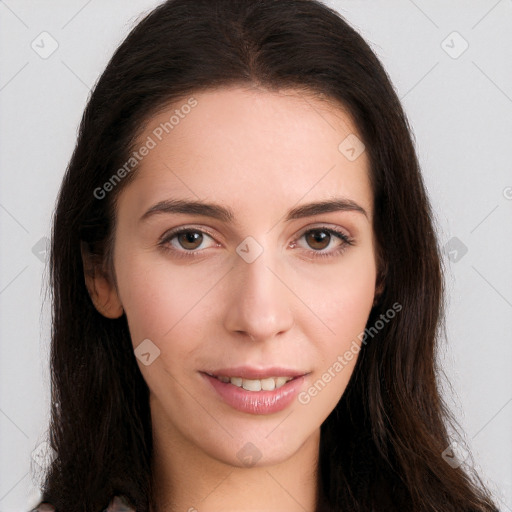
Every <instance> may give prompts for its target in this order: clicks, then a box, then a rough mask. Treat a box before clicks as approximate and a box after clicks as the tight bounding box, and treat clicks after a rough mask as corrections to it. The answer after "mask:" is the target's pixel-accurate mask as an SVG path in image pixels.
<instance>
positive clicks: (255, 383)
mask: <svg viewBox="0 0 512 512" xmlns="http://www.w3.org/2000/svg"><path fill="white" fill-rule="evenodd" d="M205 373H206V374H207V375H209V376H210V377H213V378H214V379H217V380H220V381H221V382H224V383H226V384H227V383H229V384H233V385H234V386H237V387H239V388H243V389H245V390H246V391H255V392H257V391H274V389H279V388H281V387H283V386H284V385H285V384H286V383H287V382H290V381H291V380H294V379H296V378H297V376H295V377H292V376H279V377H266V378H264V379H244V378H243V377H229V376H227V375H213V374H211V373H208V372H205Z"/></svg>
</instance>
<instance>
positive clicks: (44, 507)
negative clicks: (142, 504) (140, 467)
mask: <svg viewBox="0 0 512 512" xmlns="http://www.w3.org/2000/svg"><path fill="white" fill-rule="evenodd" d="M31 512H56V510H55V507H54V506H53V505H51V504H50V503H41V505H39V506H38V507H37V508H35V509H33V510H31ZM101 512H136V510H135V509H134V508H132V507H130V506H129V505H128V504H127V502H126V501H125V500H124V499H123V497H122V496H114V497H113V498H112V501H111V502H110V503H109V505H108V507H107V508H106V509H104V510H102V511H101Z"/></svg>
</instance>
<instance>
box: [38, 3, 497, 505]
mask: <svg viewBox="0 0 512 512" xmlns="http://www.w3.org/2000/svg"><path fill="white" fill-rule="evenodd" d="M229 85H257V86H258V87H261V88H266V89H267V90H270V91H277V90H280V89H283V88H293V89H295V90H298V91H304V92H312V93H314V94H315V95H318V97H322V98H324V99H325V98H328V99H330V100H332V101H333V105H334V104H337V105H342V106H343V107H344V108H345V109H346V110H347V111H348V112H349V113H350V115H351V116H352V117H353V120H354V121H355V123H356V126H357V128H358V132H359V134H360V135H361V137H362V139H363V141H364V144H365V145H366V148H367V152H368V156H369V160H370V167H371V169H370V178H371V184H372V190H373V196H374V212H375V214H374V224H373V230H374V233H375V236H376V241H377V245H378V249H379V255H380V261H379V275H380V279H381V283H382V284H383V292H382V294H381V295H380V298H379V301H378V302H377V303H376V304H375V306H374V308H373V309H372V311H371V314H370V317H369V319H368V325H369V326H370V325H374V324H375V323H376V322H377V321H378V320H379V318H381V316H380V315H382V314H383V313H384V312H386V311H388V310H390V309H393V304H395V303H399V304H400V305H401V306H402V309H401V311H400V313H399V314H397V315H396V317H395V318H394V319H393V321H391V322H386V323H385V325H384V326H383V328H382V329H379V331H378V332H377V333H376V334H375V335H374V336H373V337H372V339H369V340H368V342H367V343H364V344H363V345H362V348H361V352H360V354H359V358H358V360H357V364H356V367H355V370H354V373H353V375H352V377H351V379H350V382H349V384H348V387H347V389H346V391H345V393H344V394H343V396H342V398H341V400H340V401H339V403H338V404H337V406H336V407H335V409H334V410H333V411H332V413H331V414H330V415H329V417H328V418H327V419H326V420H325V422H324V423H323V424H322V427H321V441H320V463H319V472H318V475H319V476H318V484H319V489H320V493H319V500H318V504H317V512H320V511H322V512H323V511H336V512H338V511H340V510H351V511H361V512H362V511H367V512H370V511H377V510H386V511H400V512H403V511H436V512H439V511H443V512H449V511H457V512H460V511H491V510H495V507H494V505H493V504H492V502H491V499H490V498H489V497H488V493H487V492H486V491H485V489H484V488H483V486H482V485H481V482H480V480H479V479H478V477H477V476H476V475H473V474H470V473H469V470H464V467H463V466H460V467H456V468H453V467H452V466H451V465H449V464H447V463H446V462H445V460H443V457H442V452H443V451H444V450H445V449H446V448H447V447H448V445H449V444H450V439H449V437H448V434H447V427H448V426H449V425H450V424H451V423H452V420H451V418H450V416H449V413H448V411H447V410H446V408H445V406H444V404H443V401H442V399H441V397H440V394H439V391H438V382H437V372H436V347H437V344H438V340H439V339H440V333H441V331H442V326H443V315H444V305H443V304H444V303H443V300H444V299H443V293H444V285H443V272H442V265H441V259H440V250H439V246H438V241H437V238H436V234H435V230H434V222H433V216H432V212H431V207H430V203H429V200H428V197H427V194H426V190H425V187H424V184H423V181H422V177H421V174H420V169H419V165H418V161H417V156H416V154H415V150H414V146H413V142H412V140H411V134H410V129H409V126H408V121H407V119H406V116H405V114H404V111H403V109H402V106H401V104H400V102H399V99H398V98H397V95H396V93H395V91H394V89H393V87H392V85H391V83H390V80H389V78H388V76H387V74H386V72H385V70H384V69H383V67H382V65H381V63H380V62H379V60H378V59H377V57H376V56H375V55H374V53H373V52H372V51H371V49H370V47H369V46H368V44H367V43H366V42H365V41H364V40H363V39H362V37H361V36H360V35H359V34H358V33H357V32H356V31H355V30H354V29H352V28H351V27H350V26H349V25H348V24H347V23H346V22H345V21H344V20H343V18H342V17H341V16H340V15H339V14H338V13H337V12H336V11H334V10H332V9H330V8H328V7H327V6H325V5H324V4H322V3H321V2H319V1H316V0H278V1H275V0H168V1H167V2H165V3H163V4H161V5H160V6H158V7H157V8H156V9H154V10H153V11H152V12H150V13H149V14H148V15H147V16H146V17H145V18H144V19H142V20H141V21H140V22H139V24H138V25H137V26H136V27H135V28H134V29H133V30H132V31H131V33H130V34H129V35H128V37H127V38H126V39H125V41H124V42H123V43H122V44H121V45H120V47H119V48H118V49H117V51H116V52H115V54H114V56H113V57H112V59H111V60H110V62H109V64H108V66H107V68H106V69H105V71H104V73H103V74H102V75H101V77H100V79H99V80H98V82H97V84H96V86H95V88H94V91H93V93H92V94H91V96H90V99H89V101H88V104H87V107H86V109H85V112H84V115H83V118H82V121H81V124H80V130H79V135H78V140H77V143H76V147H75V149H74V152H73V155H72V158H71V161H70V163H69V166H68V168H67V171H66V174H65V176H64V179H63V182H62V186H61V189H60V192H59V197H58V203H57V206H56V211H55V214H54V223H53V232H52V244H51V262H50V278H51V287H52V298H53V316H52V344H51V355H50V361H51V393H52V404H51V423H50V426H49V441H50V445H51V447H52V448H53V449H54V450H55V453H56V457H55V459H54V461H53V462H52V463H51V465H50V467H49V469H48V471H47V473H46V475H45V481H44V487H43V500H44V501H48V502H50V503H52V504H53V505H54V506H55V507H56V508H57V510H58V511H66V512H73V511H81V512H99V511H101V510H103V509H104V508H105V507H106V506H107V504H108V502H109V500H110V499H111V498H112V496H113V495H115V494H119V495H125V496H126V497H127V498H128V500H129V501H130V502H131V503H132V504H133V505H134V506H135V508H136V510H137V511H138V512H148V511H149V507H150V500H151V495H152V494H151V492H152V491H151V482H152V478H151V457H152V439H151V420H150V414H149V413H150V411H149V402H148V388H147V385H146V383H145V381H144V379H143V378H142V375H141V372H140V371H139V368H138V366H137V363H136V358H135V356H134V352H133V347H132V344H131V340H130V334H129V330H128V325H127V319H126V316H125V315H123V316H122V317H120V318H119V319H115V320H112V319H108V318H105V317H103V316H102V315H101V314H99V313H98V311H97V310H96V308H95V307H94V305H93V303H92V301H91V299H90V297H89V294H88V292H87V289H86V286H85V281H84V272H85V271H87V272H89V271H91V272H92V271H93V268H92V267H91V268H90V269H89V268H86V269H85V270H84V264H83V259H82V254H81V248H83V250H84V251H86V254H89V255H90V256H91V258H93V260H92V261H96V262H97V265H98V268H100V269H101V268H103V270H104V271H105V272H111V270H112V269H111V266H110V265H111V259H110V257H109V255H110V254H111V249H112V243H113V236H114V232H115V211H116V210H115V208H116V198H117V196H118V194H119V193H120V192H121V191H122V190H123V187H124V186H126V184H127V183H129V181H130V180H131V179H132V178H133V176H134V174H135V173H136V171H137V169H136V168H135V169H134V170H133V171H131V172H130V173H128V175H127V176H125V177H123V179H122V180H120V182H119V183H118V184H117V185H116V186H115V187H114V188H113V190H112V191H110V192H109V193H108V194H106V195H105V197H99V195H98V193H96V194H95V191H97V190H98V188H99V187H102V186H103V185H104V184H105V183H106V182H108V180H109V179H110V178H111V177H112V175H113V174H114V173H115V172H116V170H117V169H119V168H120V167H121V166H122V165H123V164H124V163H125V162H126V161H127V160H128V158H129V156H130V154H131V152H132V151H133V149H134V144H135V141H136V138H137V135H138V134H139V133H140V130H141V128H142V127H144V126H145V123H147V121H148V120H149V119H150V118H151V116H152V115H154V114H155V113H156V112H157V111H159V110H161V109H162V108H164V107H165V106H167V105H169V104H171V103H173V102H176V101H178V100H181V99H182V98H184V97H187V95H192V94H193V93H194V92H197V91H201V90H211V89H214V88H217V87H223V86H229ZM290 179H292V177H291V176H290Z"/></svg>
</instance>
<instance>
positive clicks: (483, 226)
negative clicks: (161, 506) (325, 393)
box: [0, 0, 512, 512]
mask: <svg viewBox="0 0 512 512" xmlns="http://www.w3.org/2000/svg"><path fill="white" fill-rule="evenodd" d="M158 3H159V2H156V1H151V0H136V1H134V0H132V1H130V2H126V1H124V0H102V1H100V0H89V1H87V0H72V1H71V0H65V1H64V0H61V1H56V0H52V1H50V0H47V1H45V2H36V1H27V0H6V1H0V45H1V46H0V59H1V66H0V112H1V115H0V144H1V151H0V169H1V178H0V179H1V188H0V230H1V240H2V244H1V249H0V251H1V252H0V261H1V264H0V315H1V326H0V329H1V331H0V332H1V348H0V350H1V353H0V372H1V373H0V453H1V460H0V512H10V511H13V512H19V511H23V510H27V509H28V508H29V507H30V506H32V505H34V504H35V501H36V500H37V497H38V494H37V485H38V481H37V472H36V470H37V469H38V467H39V463H42V460H43V458H42V457H43V456H42V455H41V454H42V453H43V452H44V450H43V449H42V448H41V446H43V447H44V441H45V439H46V428H47V422H48V417H49V389H50V387H49V369H48V347H49V322H50V308H49V303H48V300H45V282H46V279H47V270H46V269H45V263H46V261H47V258H46V247H47V239H48V237H49V236H50V225H51V218H52V213H53V208H54V203H55V199H56V196H57V192H58V188H59V185H60V181H61V179H62V176H63V173H64V171H65V168H66V166H67V163H68V161H69V158H70V156H71V153H72V150H73V147H74V144H75V141H76V130H77V125H78V123H79V120H80V118H81V116H82V112H83V109H84V107H85V104H86V100H87V98H88V95H89V93H90V89H91V88H92V87H93V85H94V84H95V82H96V80H97V79H98V77H99V75H100V74H101V72H102V71H103V69H104V67H105V65H106V64H107V62H108V60H109V58H110V57H111V55H112V53H113V51H114V50H115V48H116V47H117V46H118V44H119V43H120V42H121V41H122V40H123V38H124V37H125V36H126V35H127V33H128V31H129V30H130V28H131V27H132V26H133V25H134V24H135V23H136V22H137V20H138V19H140V17H141V16H142V15H143V14H144V13H146V12H148V11H149V10H150V9H151V8H152V7H154V6H156V5H157V4H158ZM326 3H327V4H328V5H330V6H331V7H334V8H335V9H336V10H338V11H339V12H340V13H341V14H342V15H343V16H345V18H346V19H347V20H348V21H349V23H351V24H352V25H353V26H354V28H356V30H358V31H359V32H360V33H361V34H362V35H363V37H365V39H366V40H367V41H368V42H369V43H370V45H371V46H372V48H373V49H374V51H375V52H376V53H377V55H378V56H379V57H380V59H381V60H382V62H383V63H384V66H385V67H386V69H387V71H388V73H389V75H390V77H391V79H392V81H393V83H394V85H395V87H396V90H397V93H398V95H399V97H400V98H401V99H402V102H403V105H404V108H405V110H406V113H407V115H408V118H409V121H410V123H411V126H412V129H413V132H414V136H415V140H416V146H417V150H418V154H419V157H420V163H421V165H422V169H423V173H424V178H425V182H426V185H427V188H428V191H429V193H430V197H431V200H432V204H433V207H434V210H435V213H436V221H437V224H438V233H439V237H440V240H441V243H442V244H443V247H445V250H444V256H443V257H444V260H445V263H446V269H447V274H446V283H447V289H448V297H447V300H448V310H447V319H446V325H447V334H448V336H447V338H448V339H447V340H446V343H445V344H444V345H443V350H442V351H441V354H440V360H439V363H440V367H441V369H442V371H443V372H444V374H445V375H446V377H447V379H448V381H449V382H451V388H450V387H449V386H443V389H444V390H445V391H444V392H445V396H446V398H447V400H448V403H449V404H450V406H451V407H452V408H453V409H454V411H455V413H456V415H457V418H458V419H459V421H460V423H461V425H462V427H463V430H464V433H465V437H464V439H465V443H466V446H467V447H468V449H469V450H470V453H471V457H469V458H468V459H467V460H466V462H465V463H471V464H474V465H476V467H477V469H478V470H479V471H480V474H481V475H482V477H483V478H484V480H485V481H486V482H487V483H488V485H489V486H490V488H491V490H492V491H493V492H494V493H495V496H496V499H497V501H498V502H499V504H500V508H501V510H502V511H512V429H511V426H512V372H511V369H510V368H511V363H512V66H511V63H512V1H511V0H499V1H496V0H489V1H487V0H473V1H463V0H459V1H451V2H449V3H448V2H444V1H442V0H438V1H429V0H428V1H427V0H423V1H422V0H414V1H413V0H386V1H383V0H381V1H377V0H375V1H371V0H346V1H334V0H333V1H330V2H326ZM41 443H43V445H41ZM440 456H441V454H440ZM471 460H472V462H470V461H471Z"/></svg>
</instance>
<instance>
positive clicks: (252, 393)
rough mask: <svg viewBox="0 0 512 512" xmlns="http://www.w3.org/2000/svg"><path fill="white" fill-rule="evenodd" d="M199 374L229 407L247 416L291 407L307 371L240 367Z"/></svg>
mask: <svg viewBox="0 0 512 512" xmlns="http://www.w3.org/2000/svg"><path fill="white" fill-rule="evenodd" d="M199 373H201V374H202V375H203V377H204V378H205V379H206V380H207V382H209V383H210V385H211V387H212V388H213V390H214V391H215V392H216V394H217V395H219V396H220V398H222V400H223V401H225V402H226V403H227V404H228V405H230V406H231V407H233V408H235V409H238V410H240V411H242V412H247V413H250V414H271V413H274V412H278V411H281V410H283V409H285V408H286V407H288V406H289V405H291V403H292V402H293V400H294V397H295V396H296V395H297V393H298V392H299V390H300V389H301V387H302V386H303V384H304V378H305V376H306V375H307V374H308V373H309V372H304V371H300V370H295V369H290V368H284V367H277V366H274V367H266V368H254V367H248V366H243V367H236V368H222V369H218V370H212V371H202V372H199Z"/></svg>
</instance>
